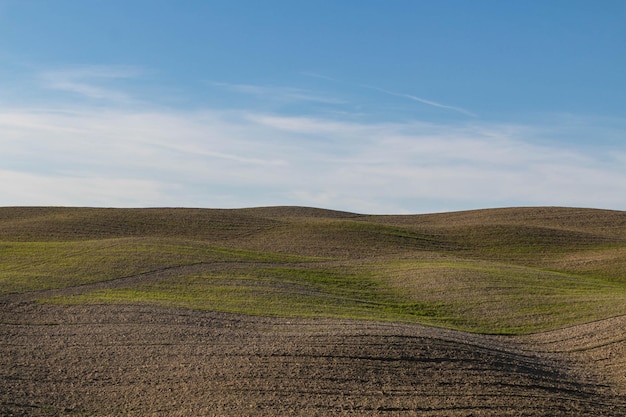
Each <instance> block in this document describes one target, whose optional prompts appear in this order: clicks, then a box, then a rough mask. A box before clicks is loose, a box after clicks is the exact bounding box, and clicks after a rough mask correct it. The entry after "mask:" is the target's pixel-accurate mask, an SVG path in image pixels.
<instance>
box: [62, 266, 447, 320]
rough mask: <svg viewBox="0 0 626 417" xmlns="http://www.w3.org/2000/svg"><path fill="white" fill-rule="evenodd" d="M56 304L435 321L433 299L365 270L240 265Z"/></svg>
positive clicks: (64, 299)
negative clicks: (404, 291)
mask: <svg viewBox="0 0 626 417" xmlns="http://www.w3.org/2000/svg"><path fill="white" fill-rule="evenodd" d="M52 301H53V302H60V303H79V304H82V303H123V304H126V303H132V304H135V303H148V304H157V305H162V306H170V307H185V308H193V309H203V310H212V311H224V312H232V313H240V314H252V315H271V316H282V317H336V318H350V319H375V320H400V321H420V322H431V321H437V320H438V318H439V317H441V316H443V315H445V311H443V309H442V308H441V305H440V304H437V303H419V302H415V301H411V300H405V299H402V297H400V296H399V294H397V293H396V292H395V291H394V290H393V288H391V287H389V286H387V285H386V284H384V283H382V282H380V281H377V280H374V279H372V277H371V275H370V274H369V273H368V272H367V271H363V270H360V271H357V270H351V269H346V268H331V269H328V268H323V269H322V268H316V267H301V268H294V267H290V266H285V267H262V266H261V267H259V266H250V267H243V266H242V267H240V268H234V269H229V270H227V271H224V272H220V273H206V274H201V275H194V276H188V277H177V278H174V279H171V280H168V281H167V282H161V283H157V284H150V285H143V286H139V287H133V288H122V289H112V290H101V291H94V292H90V293H88V294H83V295H79V296H71V297H58V298H55V299H53V300H52Z"/></svg>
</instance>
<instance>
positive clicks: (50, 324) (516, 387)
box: [0, 297, 626, 416]
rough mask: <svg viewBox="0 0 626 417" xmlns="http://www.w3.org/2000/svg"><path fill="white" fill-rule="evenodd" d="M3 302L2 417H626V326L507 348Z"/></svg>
mask: <svg viewBox="0 0 626 417" xmlns="http://www.w3.org/2000/svg"><path fill="white" fill-rule="evenodd" d="M0 303H2V304H0V307H1V308H0V349H1V351H2V356H1V358H0V415H6V416H11V415H16V416H22V415H29V416H30V415H33V416H57V415H106V416H119V415H132V416H145V415H159V416H161V415H170V416H183V415H184V416H189V415H204V416H253V415H270V416H271V415H284V416H287V415H296V416H297V415H301V416H331V415H333V416H334V415H367V416H379V415H385V416H395V415H419V416H487V415H488V416H583V415H594V416H624V415H626V400H625V397H626V389H625V388H626V387H625V385H624V380H625V373H624V372H625V369H626V365H625V360H624V357H625V356H626V349H625V347H626V342H625V340H624V333H623V329H624V328H626V317H617V318H613V319H609V320H603V321H600V322H596V323H591V324H586V325H582V326H576V327H572V328H568V329H564V330H559V331H554V332H549V333H543V334H538V335H532V336H524V337H499V336H485V335H475V334H468V333H462V332H455V331H450V330H443V329H437V328H431V327H426V326H421V325H414V324H397V323H380V322H365V321H340V320H321V319H320V320H294V319H280V318H267V317H248V316H238V315H229V314H222V313H213V312H201V311H190V310H184V309H167V308H158V307H153V306H140V305H131V306H114V305H106V306H104V305H91V306H57V305H45V304H38V303H35V302H33V301H29V300H25V299H22V300H20V299H19V297H17V298H16V297H5V298H4V300H3V301H2V300H0Z"/></svg>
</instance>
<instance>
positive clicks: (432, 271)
mask: <svg viewBox="0 0 626 417" xmlns="http://www.w3.org/2000/svg"><path fill="white" fill-rule="evenodd" d="M373 268H375V269H376V270H377V271H378V274H379V276H380V278H381V280H384V282H386V283H387V284H389V285H390V286H392V287H394V288H396V289H397V290H398V291H400V292H402V293H403V294H405V296H406V297H408V298H410V299H412V300H415V301H416V302H421V303H435V304H437V303H438V304H441V305H443V306H444V307H445V310H446V311H447V312H448V313H449V314H450V316H449V317H448V318H447V322H448V324H450V325H451V326H452V327H457V328H461V329H463V330H470V331H474V332H481V333H505V334H519V333H529V332H534V331H539V330H545V329H553V328H557V327H561V326H565V325H569V324H573V323H578V322H585V321H590V320H596V319H600V318H603V317H609V316H614V315H619V314H625V313H626V286H625V285H623V284H620V283H614V282H607V281H606V280H603V279H598V278H594V277H588V276H580V275H574V274H570V273H563V272H556V271H550V270H544V269H539V268H531V267H523V266H514V265H508V264H500V263H492V262H486V261H468V260H456V261H452V260H435V261H395V262H388V263H387V264H386V265H377V266H375V267H373Z"/></svg>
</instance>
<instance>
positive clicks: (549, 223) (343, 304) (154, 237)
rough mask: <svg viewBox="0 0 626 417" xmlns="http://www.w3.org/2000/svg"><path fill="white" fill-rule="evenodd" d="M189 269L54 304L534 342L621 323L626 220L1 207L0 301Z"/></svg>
mask: <svg viewBox="0 0 626 417" xmlns="http://www.w3.org/2000/svg"><path fill="white" fill-rule="evenodd" d="M185 265H200V266H201V268H200V269H198V270H195V271H194V272H188V270H185V269H182V268H181V270H180V271H181V272H180V273H179V274H173V275H172V276H171V277H170V278H169V279H167V280H165V281H158V282H152V283H141V282H138V283H137V284H136V285H133V284H129V285H128V286H126V287H123V288H115V289H107V290H93V291H86V292H84V293H83V294H80V295H74V296H65V297H57V298H55V299H53V301H55V302H63V303H90V302H97V303H103V302H104V303H155V304H163V305H174V306H181V307H189V308H199V309H211V310H221V311H231V312H241V313H247V314H266V315H282V316H332V317H349V318H368V319H382V320H402V321H415V322H421V323H427V324H434V325H440V326H446V327H454V328H460V329H464V330H470V331H476V332H488V333H527V332H532V331H537V330H542V329H551V328H557V327H561V326H565V325H569V324H573V323H581V322H585V321H590V320H595V319H600V318H604V317H610V316H614V315H621V314H626V302H625V301H626V213H624V212H616V211H603V210H589V209H568V208H512V209H493V210H478V211H467V212H458V213H443V214H431V215H414V216H364V215H357V214H353V213H345V212H336V211H328V210H320V209H309V208H297V207H271V208H256V209H241V210H202V209H86V208H2V209H0V295H1V294H7V293H19V292H29V291H34V290H42V289H48V288H63V287H69V286H76V285H80V284H88V283H91V282H97V281H103V280H115V279H116V278H121V277H127V276H132V275H137V274H144V273H150V272H151V271H158V270H162V269H165V268H176V267H183V266H185ZM185 271H187V272H185ZM42 297H43V295H42Z"/></svg>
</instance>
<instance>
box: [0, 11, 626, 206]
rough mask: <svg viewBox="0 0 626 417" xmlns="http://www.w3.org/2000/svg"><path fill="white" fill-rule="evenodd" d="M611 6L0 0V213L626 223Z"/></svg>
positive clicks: (625, 86)
mask: <svg viewBox="0 0 626 417" xmlns="http://www.w3.org/2000/svg"><path fill="white" fill-rule="evenodd" d="M624 22H626V2H625V1H623V0H585V1H581V0H528V1H501V0H472V1H469V0H462V1H461V0H428V1H426V0H385V1H382V0H315V1H311V0H309V1H305V0H264V1H257V0H186V1H174V0H167V1H166V0H54V1H47V0H0V206H33V205H37V206H97V207H207V208H239V207H258V206H274V205H298V206H312V207H322V208H329V209H338V210H347V211H352V212H357V213H370V214H392V213H394V214H400V213H430V212H444V211H457V210H468V209H479V208H490V207H510V206H573V207H594V208H605V209H616V210H626V104H625V103H626V24H624Z"/></svg>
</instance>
